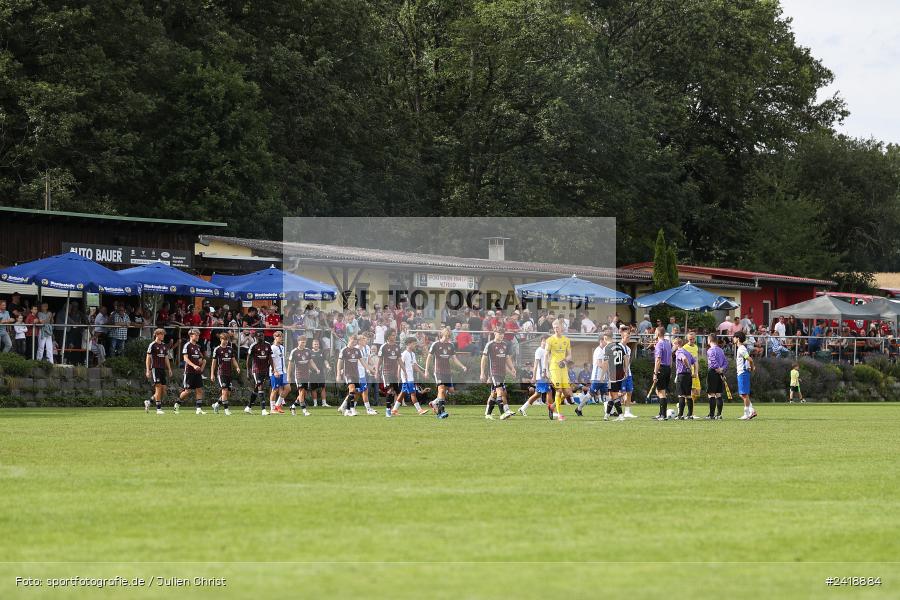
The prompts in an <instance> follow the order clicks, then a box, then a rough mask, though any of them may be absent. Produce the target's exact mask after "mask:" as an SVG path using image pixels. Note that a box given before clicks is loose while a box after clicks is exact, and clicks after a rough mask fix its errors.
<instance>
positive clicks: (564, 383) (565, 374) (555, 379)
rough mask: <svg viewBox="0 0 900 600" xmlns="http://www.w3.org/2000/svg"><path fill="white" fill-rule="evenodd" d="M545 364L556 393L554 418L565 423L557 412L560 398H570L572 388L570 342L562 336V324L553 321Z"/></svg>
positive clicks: (560, 401)
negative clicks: (569, 367)
mask: <svg viewBox="0 0 900 600" xmlns="http://www.w3.org/2000/svg"><path fill="white" fill-rule="evenodd" d="M547 359H548V360H547V362H548V363H549V364H550V382H551V383H552V384H553V388H554V390H555V392H556V400H555V406H556V418H557V419H559V420H560V421H565V420H566V418H565V417H563V416H562V413H561V412H560V411H559V405H560V404H561V403H562V398H563V396H565V397H566V398H571V397H572V386H571V384H570V383H569V369H568V366H567V363H568V361H570V360H572V342H571V341H570V340H569V338H567V337H566V336H564V335H563V322H562V321H561V320H560V319H557V320H555V321H553V335H551V336H550V337H549V338H547Z"/></svg>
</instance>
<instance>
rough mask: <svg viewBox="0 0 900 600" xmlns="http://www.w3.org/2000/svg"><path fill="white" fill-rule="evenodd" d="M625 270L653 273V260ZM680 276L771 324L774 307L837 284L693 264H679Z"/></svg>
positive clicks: (742, 312) (787, 304)
mask: <svg viewBox="0 0 900 600" xmlns="http://www.w3.org/2000/svg"><path fill="white" fill-rule="evenodd" d="M623 269H626V270H635V271H642V272H644V273H653V263H652V262H643V263H637V264H633V265H627V266H625V267H623ZM678 276H679V278H680V279H681V280H682V281H690V282H691V283H694V284H696V285H698V286H700V287H702V288H704V289H706V290H709V291H711V292H714V293H717V294H720V295H722V296H725V297H728V298H731V299H732V300H736V301H737V302H739V303H740V305H741V308H740V311H735V312H740V314H741V315H750V316H751V317H753V320H754V322H755V323H757V324H767V323H769V312H770V311H771V310H773V309H776V308H782V307H785V306H790V305H792V304H797V303H798V302H803V301H804V300H811V299H813V298H815V297H816V293H817V292H819V291H822V290H827V289H828V288H830V287H833V286H835V285H837V284H836V283H835V282H834V281H829V280H825V279H812V278H808V277H794V276H792V275H778V274H775V273H761V272H758V271H743V270H740V269H724V268H719V267H698V266H694V265H678ZM723 281H726V282H730V283H733V284H735V285H738V286H740V287H737V288H732V289H731V290H729V289H725V288H721V287H719V286H720V285H721V282H723ZM723 314H724V313H723Z"/></svg>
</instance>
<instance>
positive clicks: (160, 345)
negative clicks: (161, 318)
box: [144, 328, 172, 415]
mask: <svg viewBox="0 0 900 600" xmlns="http://www.w3.org/2000/svg"><path fill="white" fill-rule="evenodd" d="M165 337H166V332H165V330H164V329H161V328H157V329H156V330H154V331H153V342H152V343H151V344H150V346H148V347H147V359H146V362H145V364H146V367H147V379H150V380H151V381H152V382H153V400H154V401H155V402H156V414H158V415H161V414H163V410H162V399H163V397H164V396H165V395H166V382H167V376H168V377H172V364H171V363H170V362H169V347H168V346H167V345H166V343H165V342H164V341H163V340H165ZM144 411H145V412H149V411H150V401H149V400H144Z"/></svg>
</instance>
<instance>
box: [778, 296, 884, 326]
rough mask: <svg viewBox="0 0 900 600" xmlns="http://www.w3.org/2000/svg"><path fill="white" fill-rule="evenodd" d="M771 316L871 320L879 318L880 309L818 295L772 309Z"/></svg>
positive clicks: (802, 318)
mask: <svg viewBox="0 0 900 600" xmlns="http://www.w3.org/2000/svg"><path fill="white" fill-rule="evenodd" d="M770 314H771V316H773V317H796V318H797V319H801V320H804V319H830V320H832V321H872V320H878V319H881V311H880V310H878V309H877V308H874V307H870V306H869V305H868V304H850V303H849V302H844V301H843V300H840V299H838V298H835V297H833V296H819V297H818V298H813V299H812V300H806V301H805V302H800V303H798V304H793V305H791V306H785V307H783V308H779V309H776V310H773V311H772V312H771V313H770Z"/></svg>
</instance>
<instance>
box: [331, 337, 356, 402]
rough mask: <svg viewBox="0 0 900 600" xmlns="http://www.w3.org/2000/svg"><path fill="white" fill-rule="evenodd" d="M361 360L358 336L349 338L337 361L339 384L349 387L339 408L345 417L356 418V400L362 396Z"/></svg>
mask: <svg viewBox="0 0 900 600" xmlns="http://www.w3.org/2000/svg"><path fill="white" fill-rule="evenodd" d="M361 358H362V352H360V350H359V348H357V347H356V336H355V335H351V336H350V337H349V338H347V346H346V347H345V348H344V349H343V350H341V353H340V355H338V361H337V382H338V383H345V384H346V385H347V396H346V397H345V398H344V401H343V402H341V405H340V406H339V407H338V413H339V414H342V415H344V416H345V417H355V416H356V400H357V398H358V397H359V395H360V392H359V390H358V384H359V361H360V359H361Z"/></svg>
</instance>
